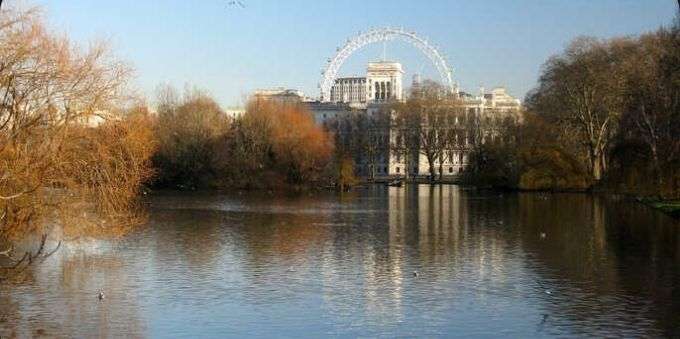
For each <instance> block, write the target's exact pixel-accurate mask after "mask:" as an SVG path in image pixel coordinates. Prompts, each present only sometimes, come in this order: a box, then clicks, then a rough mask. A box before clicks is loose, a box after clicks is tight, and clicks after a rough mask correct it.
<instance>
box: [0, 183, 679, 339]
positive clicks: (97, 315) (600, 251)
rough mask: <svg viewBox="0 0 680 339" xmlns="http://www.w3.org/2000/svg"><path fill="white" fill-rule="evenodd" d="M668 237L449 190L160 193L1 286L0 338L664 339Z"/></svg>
mask: <svg viewBox="0 0 680 339" xmlns="http://www.w3.org/2000/svg"><path fill="white" fill-rule="evenodd" d="M678 226H679V225H678V222H676V221H673V220H671V219H670V218H668V217H666V216H664V215H661V214H659V213H656V212H654V211H651V210H649V209H647V208H645V207H644V206H639V205H636V204H633V203H630V202H626V201H620V200H613V199H606V198H603V197H594V196H588V195H578V194H559V195H557V194H556V195H542V194H529V193H521V194H499V193H491V192H480V191H468V190H464V189H461V188H460V187H457V186H425V185H423V186H407V187H403V188H396V187H390V188H385V187H379V186H376V187H372V188H370V189H368V190H366V191H361V192H356V193H352V194H347V195H342V196H337V195H333V194H319V195H314V196H302V197H271V196H268V195H247V196H228V195H215V194H200V193H196V194H188V195H187V194H185V195H176V194H172V193H164V194H158V195H156V196H154V197H153V198H152V200H151V201H150V221H149V227H148V228H146V229H144V230H142V231H140V232H138V233H136V234H133V235H131V236H130V237H128V238H126V239H125V240H124V241H122V242H121V243H118V244H115V245H113V246H109V247H106V248H105V249H104V250H101V251H99V252H98V251H94V254H92V252H93V251H92V249H90V250H88V251H87V252H88V253H90V254H82V253H83V252H82V251H75V250H71V251H65V252H64V253H62V254H61V256H59V257H55V258H52V259H51V260H50V262H48V263H47V264H46V265H44V266H40V267H39V268H38V269H37V270H35V271H34V272H32V274H31V275H30V276H29V278H28V279H27V280H26V281H22V282H13V283H11V284H7V285H5V286H0V336H3V337H4V336H11V335H18V336H35V335H42V334H44V335H47V336H54V335H56V336H60V335H63V336H88V335H93V334H94V335H99V336H120V335H123V336H149V335H150V336H158V335H164V336H166V335H169V336H194V335H199V336H208V337H210V336H224V335H227V336H229V335H232V336H243V335H259V336H305V335H313V336H321V335H348V336H418V337H422V336H426V337H430V336H451V335H461V336H471V335H472V336H474V335H481V336H498V335H504V336H513V337H526V336H537V335H539V336H540V335H562V336H581V335H586V334H589V335H595V336H611V335H622V336H661V335H666V336H673V335H675V336H677V335H680V333H678V328H680V325H679V324H680V319H679V318H678V314H680V312H678V310H680V301H679V300H680V298H677V295H678V294H679V293H680V287H679V286H680V273H679V271H680V270H678V269H677V267H678V263H680V231H678ZM542 233H544V234H545V236H544V237H543V236H541V234H542ZM415 271H417V272H418V276H414V274H413V272H415ZM98 289H104V290H106V291H107V294H108V295H109V296H110V298H108V299H107V300H106V302H104V303H98V302H97V301H96V298H95V297H94V296H95V295H96V292H97V291H98Z"/></svg>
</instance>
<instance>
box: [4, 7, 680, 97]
mask: <svg viewBox="0 0 680 339" xmlns="http://www.w3.org/2000/svg"><path fill="white" fill-rule="evenodd" d="M12 2H14V3H15V4H21V5H24V6H25V5H39V6H42V7H43V8H44V12H45V17H46V19H47V21H48V24H49V26H50V27H51V28H53V29H55V30H56V31H58V32H60V33H64V34H67V35H68V36H69V37H71V39H72V40H74V41H75V42H77V43H79V44H81V45H82V46H87V44H88V42H89V41H93V40H97V39H105V40H108V41H109V42H110V43H111V45H112V47H113V50H114V52H115V54H116V56H118V57H119V58H121V59H123V60H125V61H127V62H129V63H131V64H132V65H133V66H134V68H135V70H136V77H135V79H134V84H135V86H136V87H137V88H138V89H139V90H140V91H141V92H142V93H144V94H146V95H147V96H149V98H151V99H153V96H154V93H155V89H156V88H157V87H158V86H159V85H160V84H171V85H174V86H176V87H178V88H180V89H181V88H183V87H184V86H185V85H187V84H188V85H190V86H196V87H199V88H202V89H204V90H207V91H208V92H209V93H210V94H211V95H213V96H214V97H215V98H216V99H217V100H218V102H219V103H220V104H221V105H223V106H234V105H240V104H241V103H242V102H243V101H244V98H245V97H246V96H247V94H248V93H250V92H251V91H252V90H254V89H257V88H271V87H286V88H294V89H300V90H302V91H304V92H305V94H307V95H309V96H318V94H319V89H318V83H319V80H320V78H321V70H322V69H323V67H324V66H325V65H326V61H327V59H329V58H331V57H333V55H334V53H335V51H336V48H337V47H340V46H341V45H343V44H344V43H345V42H346V41H347V39H348V38H350V37H352V36H355V35H356V34H357V33H358V32H360V31H366V30H368V29H371V28H378V27H387V26H388V27H403V28H405V29H406V30H409V31H414V32H416V33H417V34H418V35H420V36H423V37H426V38H427V39H428V40H429V41H430V42H433V43H434V44H436V45H437V46H438V48H439V50H440V51H441V52H443V53H444V54H445V55H446V58H447V61H448V62H449V64H450V65H451V66H452V67H453V68H454V73H453V76H454V79H455V81H457V82H458V83H459V84H460V87H461V89H462V90H466V91H469V92H472V93H478V92H479V90H480V87H484V88H486V89H491V88H493V87H496V86H505V87H506V88H507V90H508V91H509V93H510V94H511V95H513V96H515V97H518V98H520V99H523V98H524V96H525V94H526V93H527V92H528V91H529V90H531V89H532V88H533V87H534V86H535V85H536V79H537V77H538V75H539V72H540V69H541V65H542V64H543V63H544V62H545V60H546V59H547V58H549V57H550V56H551V55H554V54H556V53H559V52H560V51H562V50H563V49H564V47H565V46H566V45H567V44H568V43H569V41H571V40H572V39H574V38H575V37H578V36H582V35H588V36H594V37H599V38H609V37H614V36H630V35H638V34H640V33H643V32H647V31H652V30H655V29H657V28H659V27H660V26H662V25H668V24H670V23H671V22H672V20H673V18H674V16H675V13H676V10H677V6H678V5H677V1H676V0H597V1H592V0H570V1H567V0H562V1H557V0H517V1H508V0H497V1H492V0H488V1H486V0H479V1H467V0H466V1H463V0H459V1H454V0H449V1H444V0H442V1H439V0H411V1H406V0H389V1H388V0H373V1H365V0H363V1H354V0H342V1H338V0H316V1H314V0H289V1H284V0H241V2H242V3H243V4H244V7H241V6H239V5H229V2H230V1H229V0H193V1H181V0H117V1H104V0H34V1H32V0H9V1H5V3H8V4H12ZM3 5H5V4H3ZM382 55H383V46H382V45H381V44H379V45H377V46H376V45H371V46H367V47H366V48H364V49H362V50H360V51H359V52H357V53H355V54H354V55H352V56H351V57H350V59H348V61H347V62H346V63H345V64H344V65H343V67H342V68H341V70H340V75H341V76H342V75H363V74H364V73H365V68H366V63H367V62H368V61H374V60H378V59H381V58H382ZM385 56H386V57H387V59H390V60H396V61H400V62H401V63H402V64H403V66H404V69H405V71H406V75H405V76H406V78H405V79H404V82H405V83H410V79H411V78H410V76H411V75H412V74H413V73H416V72H417V73H421V74H422V76H423V78H438V77H437V73H436V72H435V69H434V67H433V66H432V65H431V64H429V62H428V61H427V59H426V57H425V56H424V55H422V54H420V53H419V52H418V51H417V50H415V48H413V47H411V46H410V45H408V44H406V43H403V42H390V43H388V44H386V45H385Z"/></svg>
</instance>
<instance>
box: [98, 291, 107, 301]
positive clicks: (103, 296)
mask: <svg viewBox="0 0 680 339" xmlns="http://www.w3.org/2000/svg"><path fill="white" fill-rule="evenodd" d="M104 298H106V296H105V295H104V292H99V294H97V299H99V301H102V300H104Z"/></svg>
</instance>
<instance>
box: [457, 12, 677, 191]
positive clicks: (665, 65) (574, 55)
mask: <svg viewBox="0 0 680 339" xmlns="http://www.w3.org/2000/svg"><path fill="white" fill-rule="evenodd" d="M499 130H500V131H502V134H503V135H502V137H501V138H494V139H493V140H492V141H489V142H485V143H483V144H480V145H477V147H475V149H474V151H473V153H472V157H471V164H470V166H469V167H468V170H467V171H466V173H465V179H466V180H467V182H469V183H472V184H477V185H487V186H496V187H508V188H520V189H545V190H585V189H589V188H601V189H611V190H616V191H620V192H628V193H634V194H640V195H656V196H660V197H663V198H677V197H679V196H680V27H679V25H678V22H677V20H676V22H675V23H674V25H672V26H671V27H669V28H661V29H659V30H658V31H656V32H654V33H648V34H644V35H642V36H640V37H637V38H630V37H627V38H615V39H609V40H598V39H593V38H578V39H576V40H574V41H573V42H572V43H571V44H570V45H569V46H568V47H567V48H566V49H565V51H564V52H562V53H561V54H559V55H556V56H553V57H552V58H550V59H549V60H548V61H547V62H546V63H545V65H544V66H543V69H542V72H541V75H540V78H539V81H538V86H537V88H535V89H534V90H533V91H532V92H530V93H529V95H528V96H527V99H526V112H525V113H524V119H523V121H522V122H521V123H519V124H514V125H508V126H504V128H501V129H499Z"/></svg>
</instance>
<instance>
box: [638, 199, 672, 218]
mask: <svg viewBox="0 0 680 339" xmlns="http://www.w3.org/2000/svg"><path fill="white" fill-rule="evenodd" d="M638 201H640V202H641V203H643V204H645V205H647V206H649V207H652V208H654V209H657V210H659V211H661V212H664V213H666V214H668V215H670V216H671V217H674V218H678V219H680V200H660V199H656V198H640V199H638Z"/></svg>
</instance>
